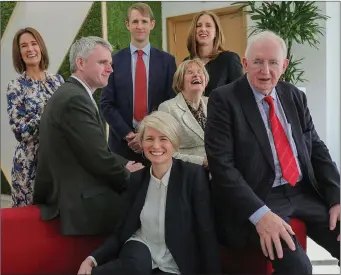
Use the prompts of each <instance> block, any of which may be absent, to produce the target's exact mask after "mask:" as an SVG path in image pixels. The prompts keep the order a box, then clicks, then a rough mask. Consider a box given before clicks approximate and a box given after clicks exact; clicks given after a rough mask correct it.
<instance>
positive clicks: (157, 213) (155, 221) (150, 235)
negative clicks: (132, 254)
mask: <svg viewBox="0 0 341 275" xmlns="http://www.w3.org/2000/svg"><path fill="white" fill-rule="evenodd" d="M171 169H172V167H170V168H169V169H168V171H167V172H166V174H165V175H164V176H163V178H162V179H161V180H159V179H157V178H155V177H154V176H153V175H152V168H150V181H149V187H148V191H147V195H146V200H145V202H144V206H143V209H142V211H141V214H140V220H141V228H140V229H139V230H137V231H136V232H135V234H133V236H132V237H131V238H130V239H129V240H128V241H132V240H134V241H139V242H142V243H144V244H145V245H146V246H147V247H148V248H149V251H150V254H151V256H152V268H153V269H155V268H159V269H160V270H162V271H164V272H169V273H175V274H180V271H179V267H178V265H177V264H176V262H175V261H174V259H173V256H172V254H171V252H170V251H169V250H168V248H167V245H166V242H165V213H166V200H167V188H168V182H169V176H170V171H171Z"/></svg>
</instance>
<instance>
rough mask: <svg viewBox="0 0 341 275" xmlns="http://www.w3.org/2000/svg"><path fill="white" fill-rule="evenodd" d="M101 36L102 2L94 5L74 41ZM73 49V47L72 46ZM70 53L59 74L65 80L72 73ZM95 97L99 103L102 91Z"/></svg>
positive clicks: (97, 92) (96, 93)
mask: <svg viewBox="0 0 341 275" xmlns="http://www.w3.org/2000/svg"><path fill="white" fill-rule="evenodd" d="M90 35H92V36H99V37H102V12H101V2H94V4H93V5H92V7H91V9H90V11H89V14H88V16H87V18H86V19H85V21H84V23H83V25H82V27H81V28H80V30H79V32H78V33H77V36H76V38H75V40H74V41H76V40H77V39H79V38H81V37H83V36H90ZM70 47H71V45H70ZM69 53H70V51H69V52H68V53H67V55H66V56H65V58H64V61H63V63H62V65H61V67H60V68H59V72H58V73H59V74H61V75H62V76H63V78H64V80H65V79H67V78H68V77H69V76H70V75H71V73H70V62H69ZM94 97H95V99H96V101H97V103H98V100H99V97H100V91H96V92H95V94H94Z"/></svg>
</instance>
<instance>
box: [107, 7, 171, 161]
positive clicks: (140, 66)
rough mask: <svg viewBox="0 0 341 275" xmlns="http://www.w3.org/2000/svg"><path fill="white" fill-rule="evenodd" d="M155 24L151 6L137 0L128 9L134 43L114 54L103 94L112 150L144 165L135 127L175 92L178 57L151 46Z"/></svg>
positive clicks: (127, 21)
mask: <svg viewBox="0 0 341 275" xmlns="http://www.w3.org/2000/svg"><path fill="white" fill-rule="evenodd" d="M154 26H155V19H154V15H153V12H152V10H151V8H150V7H149V5H147V4H145V3H137V4H134V5H133V6H131V7H130V8H129V9H128V13H127V19H126V27H127V29H128V30H129V32H130V34H131V42H130V46H129V47H127V48H124V49H122V50H120V51H118V52H117V53H116V54H114V55H113V57H112V66H113V70H114V72H113V73H112V74H111V75H110V78H109V82H108V86H107V87H105V88H104V89H103V91H102V96H101V111H102V113H103V116H104V118H105V120H106V121H107V123H108V124H109V126H110V130H109V147H110V149H111V150H112V151H113V152H115V153H117V154H119V155H121V156H123V157H125V158H127V159H129V160H133V161H137V162H142V163H144V164H145V163H146V159H144V158H143V156H142V150H141V146H140V142H139V141H138V140H137V137H136V134H135V129H136V128H137V126H138V124H139V122H140V121H141V120H142V119H143V117H144V116H145V115H147V114H148V113H150V112H152V111H154V110H157V108H158V106H159V105H160V104H161V103H162V102H164V101H166V100H168V99H170V98H172V97H174V95H175V93H174V92H173V89H172V82H173V75H174V73H175V71H176V63H175V58H174V56H172V55H170V54H168V53H166V52H163V51H161V50H158V49H156V48H154V47H152V46H151V45H150V43H149V34H150V31H151V30H152V29H153V28H154Z"/></svg>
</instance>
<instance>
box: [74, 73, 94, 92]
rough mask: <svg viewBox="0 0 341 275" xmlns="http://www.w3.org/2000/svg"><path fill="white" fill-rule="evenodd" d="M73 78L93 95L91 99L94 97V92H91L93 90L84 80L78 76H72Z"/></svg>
mask: <svg viewBox="0 0 341 275" xmlns="http://www.w3.org/2000/svg"><path fill="white" fill-rule="evenodd" d="M71 77H73V78H74V79H76V80H77V81H78V82H79V83H80V84H82V85H83V86H84V88H85V90H86V91H87V92H88V93H89V94H90V95H91V97H92V92H91V90H90V88H89V87H88V86H87V85H86V84H85V83H84V82H83V81H82V80H80V79H79V78H78V77H77V76H75V75H71Z"/></svg>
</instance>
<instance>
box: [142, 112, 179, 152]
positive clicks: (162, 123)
mask: <svg viewBox="0 0 341 275" xmlns="http://www.w3.org/2000/svg"><path fill="white" fill-rule="evenodd" d="M146 127H150V128H153V129H155V130H156V131H159V132H161V133H162V134H164V135H165V136H166V137H167V138H168V139H169V141H170V142H171V143H172V145H173V147H174V149H175V151H178V150H179V147H180V124H179V122H178V121H177V120H176V119H175V118H174V117H173V116H172V115H171V114H169V113H166V112H163V111H154V112H152V113H151V114H149V115H147V116H146V117H144V119H143V120H142V121H141V123H140V125H139V127H138V131H137V136H138V139H140V140H142V139H143V136H144V132H145V129H146Z"/></svg>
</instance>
